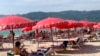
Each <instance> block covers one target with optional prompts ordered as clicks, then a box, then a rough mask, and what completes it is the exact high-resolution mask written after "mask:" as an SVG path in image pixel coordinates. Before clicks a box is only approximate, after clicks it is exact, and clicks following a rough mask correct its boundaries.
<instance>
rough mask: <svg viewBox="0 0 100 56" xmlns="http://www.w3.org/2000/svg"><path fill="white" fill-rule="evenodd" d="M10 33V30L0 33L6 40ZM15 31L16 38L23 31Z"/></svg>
mask: <svg viewBox="0 0 100 56" xmlns="http://www.w3.org/2000/svg"><path fill="white" fill-rule="evenodd" d="M9 31H10V30H2V31H0V35H3V37H4V38H6V37H7V36H8V35H9ZM13 31H14V33H15V37H16V36H19V35H21V34H22V32H21V29H13Z"/></svg>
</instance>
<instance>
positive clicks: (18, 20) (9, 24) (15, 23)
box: [0, 16, 36, 30]
mask: <svg viewBox="0 0 100 56" xmlns="http://www.w3.org/2000/svg"><path fill="white" fill-rule="evenodd" d="M35 23H36V22H35V21H32V20H30V19H28V18H25V17H21V16H5V17H2V18H0V26H1V27H0V28H2V30H6V29H11V28H13V29H17V28H23V27H25V26H33V25H35Z"/></svg>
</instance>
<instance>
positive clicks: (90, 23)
mask: <svg viewBox="0 0 100 56" xmlns="http://www.w3.org/2000/svg"><path fill="white" fill-rule="evenodd" d="M80 23H82V25H83V27H93V25H95V24H96V23H95V22H89V21H86V20H82V21H80Z"/></svg>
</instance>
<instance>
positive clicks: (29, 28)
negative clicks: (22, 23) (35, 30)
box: [22, 26, 32, 32]
mask: <svg viewBox="0 0 100 56" xmlns="http://www.w3.org/2000/svg"><path fill="white" fill-rule="evenodd" d="M30 30H32V26H29V27H25V28H22V32H25V31H30Z"/></svg>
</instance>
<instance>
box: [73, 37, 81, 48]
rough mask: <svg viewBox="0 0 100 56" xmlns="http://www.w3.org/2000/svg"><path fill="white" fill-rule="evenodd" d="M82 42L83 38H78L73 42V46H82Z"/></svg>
mask: <svg viewBox="0 0 100 56" xmlns="http://www.w3.org/2000/svg"><path fill="white" fill-rule="evenodd" d="M80 43H81V39H80V38H78V39H77V40H76V41H73V42H72V47H75V46H77V47H78V48H80Z"/></svg>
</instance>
